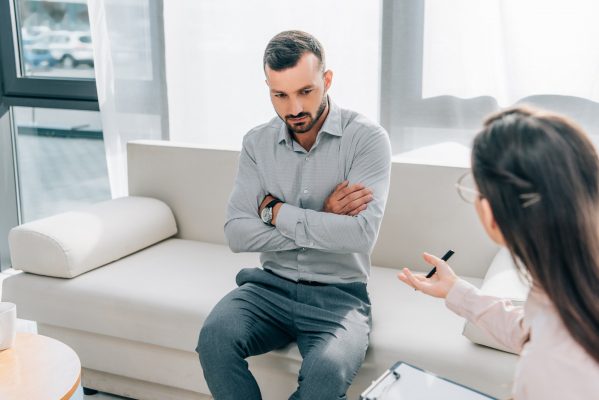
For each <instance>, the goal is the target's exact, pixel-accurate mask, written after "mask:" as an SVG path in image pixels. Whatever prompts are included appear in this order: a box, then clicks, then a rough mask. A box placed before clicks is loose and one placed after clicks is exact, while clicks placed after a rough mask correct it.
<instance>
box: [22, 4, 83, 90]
mask: <svg viewBox="0 0 599 400" xmlns="http://www.w3.org/2000/svg"><path fill="white" fill-rule="evenodd" d="M15 5H16V15H17V26H18V29H20V35H19V50H20V58H21V71H22V73H21V75H22V76H34V77H57V78H65V77H66V78H80V79H81V78H82V79H93V78H94V59H93V51H92V43H91V34H90V29H89V15H88V12H87V1H86V0H68V1H59V0H58V1H57V0H54V1H53V0H50V1H39V0H15Z"/></svg>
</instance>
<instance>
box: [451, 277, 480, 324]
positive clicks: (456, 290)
mask: <svg viewBox="0 0 599 400" xmlns="http://www.w3.org/2000/svg"><path fill="white" fill-rule="evenodd" d="M477 292H478V289H477V288H476V287H475V286H474V285H472V284H470V283H468V282H466V281H465V280H463V279H458V280H456V281H455V283H454V284H453V287H452V288H451V289H450V290H449V293H447V297H445V305H446V306H447V308H449V309H450V310H451V311H453V312H454V313H456V314H458V315H459V316H461V317H465V314H466V309H465V307H466V304H467V297H468V296H469V295H472V294H476V293H477Z"/></svg>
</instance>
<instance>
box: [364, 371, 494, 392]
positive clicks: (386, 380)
mask: <svg viewBox="0 0 599 400" xmlns="http://www.w3.org/2000/svg"><path fill="white" fill-rule="evenodd" d="M425 399H426V400H489V399H491V400H498V399H496V398H495V397H491V396H488V395H486V394H484V393H481V392H479V391H477V390H474V389H470V388H469V387H466V386H463V385H460V384H459V383H455V382H452V381H450V380H449V379H445V378H441V377H439V376H437V375H435V374H432V373H430V372H427V371H424V370H423V369H420V368H418V367H415V366H413V365H410V364H407V363H404V362H401V361H400V362H397V363H396V364H395V365H393V366H392V367H391V368H389V369H388V370H387V371H386V372H385V373H384V374H383V375H381V377H379V378H378V379H377V380H376V381H374V382H373V383H372V385H370V386H369V387H368V389H366V390H365V391H364V392H363V393H362V394H361V395H360V400H425Z"/></svg>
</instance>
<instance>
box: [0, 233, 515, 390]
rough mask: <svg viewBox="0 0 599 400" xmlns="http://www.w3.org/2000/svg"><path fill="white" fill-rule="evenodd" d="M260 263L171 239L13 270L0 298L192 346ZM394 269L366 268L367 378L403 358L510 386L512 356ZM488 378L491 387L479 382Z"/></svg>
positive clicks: (92, 325) (31, 310) (41, 312)
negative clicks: (42, 271) (96, 264)
mask: <svg viewBox="0 0 599 400" xmlns="http://www.w3.org/2000/svg"><path fill="white" fill-rule="evenodd" d="M258 265H259V260H258V255H257V254H248V253H245V254H233V253H231V251H230V250H229V249H228V248H227V247H226V246H222V245H215V244H207V243H202V242H197V241H188V240H181V239H169V240H166V241H164V242H161V243H159V244H157V245H154V246H152V247H149V248H147V249H145V250H143V251H141V252H138V253H136V254H133V255H131V256H129V257H126V258H124V259H121V260H118V261H116V262H113V263H111V264H109V265H106V266H104V267H102V268H98V269H95V270H93V271H90V272H88V273H86V274H83V275H81V276H79V277H77V278H76V279H69V280H64V279H57V278H48V277H40V276H36V275H32V274H19V275H16V276H13V277H11V278H8V279H6V280H5V282H4V289H3V297H4V299H6V300H8V301H13V302H15V303H17V304H18V307H19V317H20V318H26V319H32V320H37V321H40V322H46V323H48V324H52V325H57V326H63V327H67V328H72V329H78V330H83V331H91V332H95V333H99V334H104V335H109V336H115V337H120V338H125V339H129V340H133V341H140V342H145V343H150V344H156V345H160V346H164V347H168V348H173V349H179V350H184V351H190V352H193V351H194V349H195V346H196V342H197V337H198V333H199V330H200V327H201V325H202V323H203V321H204V319H205V318H206V316H207V315H208V313H209V312H210V311H211V309H212V307H213V306H214V305H215V304H216V303H217V302H218V301H219V300H220V299H221V298H222V297H223V296H224V295H225V294H226V293H227V292H229V291H230V290H232V289H234V288H235V275H236V274H237V272H238V271H239V270H240V269H241V268H243V267H255V266H258ZM396 273H397V270H394V269H389V268H380V267H373V268H372V274H371V279H370V282H369V292H370V297H371V300H372V307H373V331H372V334H371V346H370V349H369V351H368V354H367V358H366V361H365V364H364V368H363V373H361V375H364V374H365V375H364V376H366V377H367V379H366V380H368V379H372V378H374V377H376V376H377V375H378V374H380V373H382V371H384V369H386V368H388V367H389V366H391V365H392V364H393V363H394V362H395V361H398V360H402V361H405V362H409V363H412V364H414V365H417V366H419V367H421V368H425V369H428V370H430V371H433V372H435V373H438V374H442V375H443V376H446V377H448V378H450V379H454V380H456V381H458V382H461V383H465V384H469V385H470V386H474V387H477V385H478V388H479V389H482V390H487V391H488V392H494V393H498V392H500V391H501V388H500V387H503V386H505V385H509V384H510V382H511V376H512V373H513V367H514V363H515V357H514V356H512V355H509V354H507V353H501V352H497V351H495V350H492V349H489V348H485V347H481V346H476V345H474V344H472V343H471V342H470V341H469V340H467V339H466V338H464V337H463V336H462V335H461V331H462V326H463V319H462V318H460V317H458V316H456V315H454V314H453V313H451V312H450V311H449V310H447V309H446V308H445V306H444V304H443V302H442V301H441V300H439V299H434V298H431V297H428V296H425V295H423V294H421V293H418V292H414V291H413V290H411V288H409V287H408V286H406V285H404V284H402V283H401V282H399V281H398V280H397V278H396ZM468 280H469V281H470V282H472V283H474V284H476V285H480V283H481V282H480V279H472V278H468ZM40 299H51V301H40ZM275 359H276V361H275ZM300 360H301V357H300V355H299V352H298V351H297V347H296V346H289V347H287V348H286V349H283V350H280V351H277V352H275V353H274V354H272V358H271V359H270V360H269V361H268V362H269V363H270V364H271V365H273V366H275V367H276V366H279V367H280V368H283V369H285V370H297V367H298V365H299V361H300ZM489 381H491V382H494V385H495V386H493V387H491V388H489V387H480V382H489ZM508 388H509V386H508ZM503 390H504V391H505V388H504V389H503Z"/></svg>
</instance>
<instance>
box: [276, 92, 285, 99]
mask: <svg viewBox="0 0 599 400" xmlns="http://www.w3.org/2000/svg"><path fill="white" fill-rule="evenodd" d="M285 96H286V95H285V93H275V97H278V98H279V99H282V98H283V97H285Z"/></svg>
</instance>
